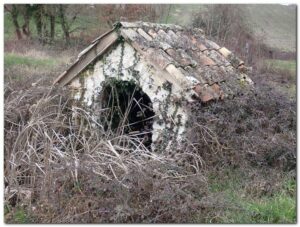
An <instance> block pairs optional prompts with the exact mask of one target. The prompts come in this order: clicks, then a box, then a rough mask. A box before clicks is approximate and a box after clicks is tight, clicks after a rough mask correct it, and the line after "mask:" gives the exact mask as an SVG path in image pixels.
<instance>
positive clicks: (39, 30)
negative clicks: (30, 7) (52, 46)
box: [34, 5, 43, 41]
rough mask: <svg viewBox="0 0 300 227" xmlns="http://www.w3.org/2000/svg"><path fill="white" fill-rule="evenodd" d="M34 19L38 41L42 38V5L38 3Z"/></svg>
mask: <svg viewBox="0 0 300 227" xmlns="http://www.w3.org/2000/svg"><path fill="white" fill-rule="evenodd" d="M34 19H35V25H36V30H37V34H38V37H39V39H40V41H42V40H43V22H42V19H43V6H42V5H38V7H37V10H36V13H35V17H34Z"/></svg>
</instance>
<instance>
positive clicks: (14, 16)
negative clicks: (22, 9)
mask: <svg viewBox="0 0 300 227" xmlns="http://www.w3.org/2000/svg"><path fill="white" fill-rule="evenodd" d="M11 16H12V21H13V24H14V26H15V31H16V35H17V37H18V39H22V33H21V29H20V25H19V22H18V16H19V10H18V9H17V7H16V5H13V6H12V10H11Z"/></svg>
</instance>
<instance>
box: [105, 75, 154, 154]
mask: <svg viewBox="0 0 300 227" xmlns="http://www.w3.org/2000/svg"><path fill="white" fill-rule="evenodd" d="M102 107H103V108H105V109H106V110H107V111H106V112H107V115H106V119H107V121H106V124H105V129H106V130H109V129H110V130H112V131H113V132H118V133H125V134H130V135H132V136H137V137H139V138H141V139H142V141H143V144H144V145H145V146H146V147H148V148H150V146H151V143H152V128H153V127H152V125H153V117H154V115H155V113H154V112H153V107H152V102H151V99H150V98H149V96H148V95H147V94H146V93H144V92H143V90H142V89H141V88H140V87H139V86H138V85H136V84H135V83H134V82H132V81H121V80H116V79H113V80H109V81H106V83H105V84H104V86H103V90H102Z"/></svg>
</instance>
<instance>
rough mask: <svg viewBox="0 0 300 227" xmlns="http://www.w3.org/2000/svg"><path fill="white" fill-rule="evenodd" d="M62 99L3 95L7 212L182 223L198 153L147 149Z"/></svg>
mask: <svg viewBox="0 0 300 227" xmlns="http://www.w3.org/2000/svg"><path fill="white" fill-rule="evenodd" d="M53 93H55V94H56V95H53ZM66 97H67V95H66V94H64V93H63V91H55V92H54V91H53V90H51V89H50V88H48V89H47V88H45V87H34V88H32V89H28V90H26V91H25V92H22V93H18V92H11V93H10V94H6V102H5V182H6V188H5V204H6V207H7V209H14V207H15V206H17V205H18V206H22V207H25V208H26V209H29V210H32V209H34V212H33V213H34V216H33V217H32V219H34V220H35V222H39V223H97V222H102V223H103V222H114V223H116V222H135V223H136V222H147V223H151V222H182V221H183V219H182V218H183V216H184V218H185V219H186V221H188V220H189V217H191V216H192V215H193V212H191V210H194V212H196V211H197V209H195V206H197V203H196V202H194V201H193V197H194V196H201V194H203V193H205V190H206V186H207V185H206V181H205V178H204V177H203V175H202V174H201V165H202V159H201V157H200V156H199V155H197V154H195V153H192V152H190V151H189V150H185V151H183V152H181V153H180V155H178V156H169V155H168V154H164V153H161V154H155V153H152V152H150V151H149V150H148V149H147V147H145V146H144V145H143V143H142V142H141V141H140V139H139V138H138V137H134V136H129V135H125V134H116V133H114V132H113V131H112V130H104V127H103V126H102V125H101V124H99V123H98V122H96V121H94V120H93V118H92V117H91V116H90V115H89V114H88V113H87V112H86V111H85V110H83V109H80V108H73V109H72V110H71V107H70V103H71V101H70V100H68V99H67V98H66ZM74 114H76V116H77V117H80V118H81V121H80V122H84V124H81V125H78V124H75V123H74V121H73V119H72V116H73V115H74ZM185 157H187V158H185ZM179 159H180V160H179ZM181 160H188V162H184V163H182V162H181ZM24 193H25V195H24ZM179 204H180V205H179ZM182 214H184V215H183V216H182Z"/></svg>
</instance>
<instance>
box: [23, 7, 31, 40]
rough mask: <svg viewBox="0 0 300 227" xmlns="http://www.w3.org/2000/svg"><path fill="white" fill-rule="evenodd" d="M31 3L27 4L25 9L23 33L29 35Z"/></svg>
mask: <svg viewBox="0 0 300 227" xmlns="http://www.w3.org/2000/svg"><path fill="white" fill-rule="evenodd" d="M30 14H31V13H30V5H25V11H24V24H23V26H22V30H23V34H24V35H26V36H27V37H29V36H30V29H29V22H30V16H31V15H30Z"/></svg>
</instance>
